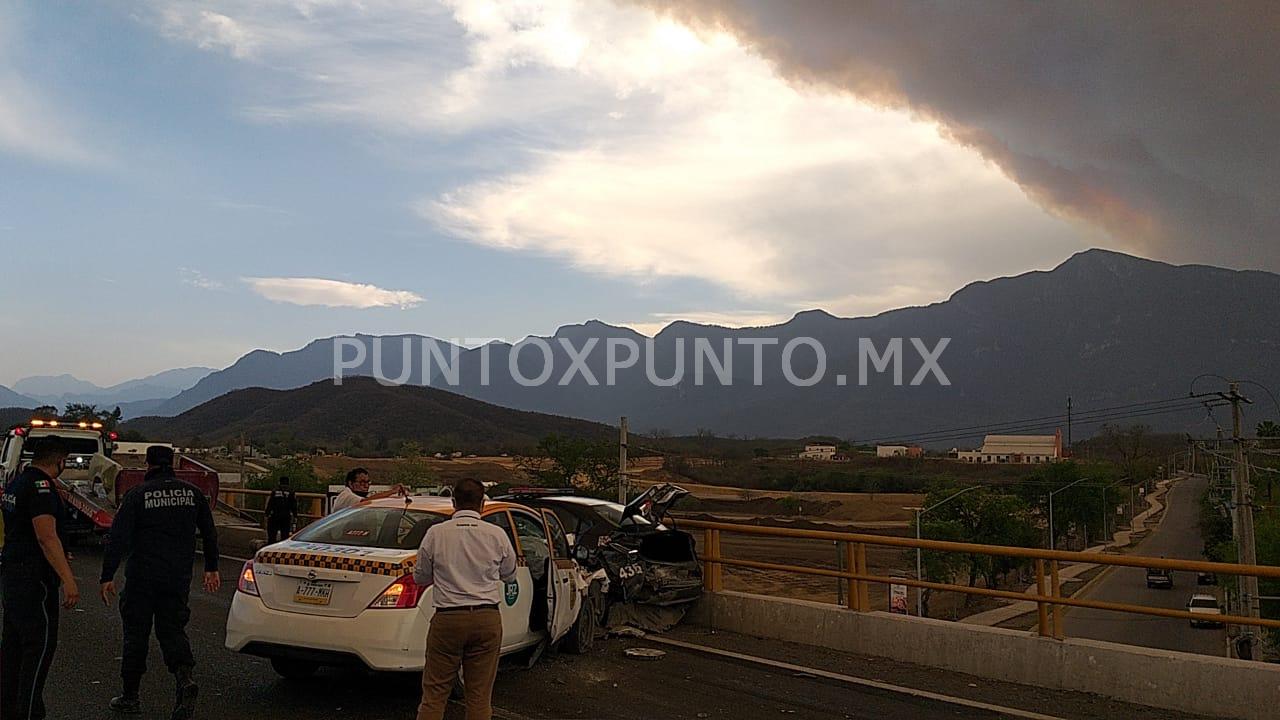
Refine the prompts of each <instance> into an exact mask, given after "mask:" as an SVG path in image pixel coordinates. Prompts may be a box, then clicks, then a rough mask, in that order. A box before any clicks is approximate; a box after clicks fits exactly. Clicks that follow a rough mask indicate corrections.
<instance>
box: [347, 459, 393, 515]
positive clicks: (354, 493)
mask: <svg viewBox="0 0 1280 720" xmlns="http://www.w3.org/2000/svg"><path fill="white" fill-rule="evenodd" d="M406 493H407V491H406V490H405V489H404V486H403V485H396V486H395V487H393V488H391V489H390V490H383V491H382V492H380V493H374V494H372V495H370V494H369V471H368V470H365V469H364V468H362V467H358V468H355V469H354V470H351V471H350V472H348V473H347V486H346V487H344V488H342V492H340V493H338V496H337V497H335V498H334V499H333V505H332V506H330V508H329V512H330V513H336V512H338V511H339V510H346V509H347V508H349V507H355V506H356V505H359V504H360V503H362V502H364V501H365V500H381V499H382V498H389V497H391V496H393V495H404V494H406Z"/></svg>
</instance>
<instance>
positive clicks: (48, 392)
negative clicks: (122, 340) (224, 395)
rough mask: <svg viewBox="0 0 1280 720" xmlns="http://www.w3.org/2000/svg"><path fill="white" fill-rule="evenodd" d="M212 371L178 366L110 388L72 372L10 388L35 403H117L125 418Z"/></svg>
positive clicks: (109, 405) (105, 405) (23, 381)
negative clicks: (82, 378) (71, 373)
mask: <svg viewBox="0 0 1280 720" xmlns="http://www.w3.org/2000/svg"><path fill="white" fill-rule="evenodd" d="M211 372H213V369H212V368H206V367H189V368H177V369H175V370H166V371H164V372H161V373H156V374H155V375H149V376H147V377H144V378H138V379H135V380H126V381H125V382H122V383H117V384H115V385H111V386H109V387H100V386H98V385H95V384H93V383H91V382H89V381H87V380H81V379H80V378H77V377H75V376H74V375H66V374H63V375H37V376H34V377H27V378H23V379H21V380H19V381H18V382H16V383H14V386H13V387H14V390H16V391H17V392H20V393H22V394H23V395H25V396H27V397H30V398H33V399H35V400H37V401H39V403H38V404H45V405H57V406H58V407H65V406H66V405H67V403H84V404H89V405H97V406H99V407H101V408H105V409H111V408H113V407H116V406H119V407H120V409H121V411H122V412H123V413H124V416H125V417H135V416H137V415H141V414H149V413H150V412H151V411H154V410H155V409H156V408H158V407H159V406H160V404H161V403H163V402H164V401H165V400H168V399H169V398H171V397H173V396H174V395H177V394H178V393H180V392H182V391H183V390H186V389H187V388H189V387H191V386H192V385H195V384H196V383H197V382H199V381H200V379H201V378H203V377H205V376H206V375H208V374H209V373H211ZM2 400H3V398H2V397H0V401H2Z"/></svg>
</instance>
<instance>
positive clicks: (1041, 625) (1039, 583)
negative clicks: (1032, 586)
mask: <svg viewBox="0 0 1280 720" xmlns="http://www.w3.org/2000/svg"><path fill="white" fill-rule="evenodd" d="M1036 595H1039V596H1040V597H1044V560H1039V559H1037V560H1036ZM1036 621H1037V623H1036V628H1037V631H1038V632H1039V634H1040V637H1049V606H1048V605H1047V604H1045V603H1044V602H1037V603H1036Z"/></svg>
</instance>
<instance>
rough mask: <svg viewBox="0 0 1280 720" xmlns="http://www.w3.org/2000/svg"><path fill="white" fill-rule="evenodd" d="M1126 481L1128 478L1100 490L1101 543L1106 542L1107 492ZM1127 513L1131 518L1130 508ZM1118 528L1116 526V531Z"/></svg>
mask: <svg viewBox="0 0 1280 720" xmlns="http://www.w3.org/2000/svg"><path fill="white" fill-rule="evenodd" d="M1128 480H1129V478H1120V479H1119V480H1117V481H1115V482H1113V483H1111V484H1110V485H1108V486H1106V487H1104V488H1102V538H1101V539H1102V541H1103V542H1106V537H1107V491H1108V490H1110V489H1111V488H1113V487H1115V486H1117V485H1119V484H1120V483H1122V482H1128ZM1130 494H1132V489H1130ZM1129 513H1130V516H1132V514H1133V510H1132V506H1130V511H1129ZM1118 527H1119V526H1117V529H1118Z"/></svg>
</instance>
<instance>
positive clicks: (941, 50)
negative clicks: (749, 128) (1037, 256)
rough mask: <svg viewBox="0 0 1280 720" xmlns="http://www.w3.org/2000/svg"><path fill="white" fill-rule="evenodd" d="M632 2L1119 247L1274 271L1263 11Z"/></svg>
mask: <svg viewBox="0 0 1280 720" xmlns="http://www.w3.org/2000/svg"><path fill="white" fill-rule="evenodd" d="M637 2H639V3H640V4H642V5H645V6H649V7H655V8H659V9H662V10H665V11H668V12H670V13H671V14H672V15H673V16H674V17H675V18H678V19H680V20H681V21H683V22H687V23H690V24H691V25H694V26H696V27H699V28H701V29H703V30H704V31H705V32H707V33H709V34H716V33H720V32H724V31H726V30H727V31H729V32H732V33H734V34H735V35H736V36H737V37H739V38H741V39H742V41H743V42H744V43H747V44H749V45H750V46H751V47H753V48H755V49H756V50H758V51H759V52H760V53H762V54H763V55H765V56H766V57H769V58H770V59H772V60H773V61H774V62H775V63H776V64H777V66H778V67H779V68H780V71H781V72H783V73H784V74H785V75H787V76H788V77H790V78H791V79H792V81H793V82H795V83H796V84H797V85H803V86H808V87H819V88H827V89H834V90H837V91H840V92H846V93H849V94H851V95H853V96H857V97H860V98H863V99H866V100H868V101H872V102H876V103H878V104H881V105H884V106H886V107H892V108H900V109H903V110H907V111H910V112H912V113H915V114H917V115H918V116H921V117H924V118H928V119H931V120H933V121H936V122H938V123H939V124H940V125H941V126H942V127H943V128H944V129H945V133H946V135H947V136H948V137H949V138H951V139H952V140H954V141H955V142H957V143H960V144H963V145H966V146H969V147H972V148H974V149H976V150H977V151H978V152H980V153H981V154H982V155H983V156H984V157H986V158H987V159H989V160H991V161H992V162H994V163H996V164H997V165H998V166H999V167H1000V168H1001V170H1002V171H1003V172H1005V173H1007V174H1008V175H1009V176H1010V177H1012V178H1013V179H1014V180H1016V181H1017V182H1018V183H1019V185H1021V187H1022V188H1023V189H1024V190H1025V192H1026V193H1027V194H1028V195H1029V196H1030V197H1032V198H1033V199H1034V200H1035V201H1036V202H1038V203H1040V204H1042V205H1043V206H1044V207H1046V208H1048V209H1050V210H1051V211H1053V212H1055V213H1059V214H1062V215H1065V216H1069V217H1075V218H1081V219H1084V220H1086V221H1088V222H1090V223H1092V224H1094V225H1096V226H1098V227H1100V228H1103V229H1105V230H1106V231H1107V232H1108V233H1110V234H1111V236H1113V237H1114V238H1115V239H1116V240H1117V241H1118V242H1119V243H1120V244H1121V245H1122V246H1124V247H1126V248H1129V249H1133V250H1137V251H1139V252H1143V253H1150V254H1156V255H1159V256H1162V257H1165V258H1168V259H1173V260H1191V261H1214V262H1218V263H1223V262H1226V263H1234V264H1238V265H1246V266H1255V267H1256V266H1258V265H1260V264H1261V265H1263V266H1265V267H1269V268H1272V269H1277V268H1280V243H1277V242H1276V239H1277V233H1278V231H1280V203H1278V202H1277V201H1276V200H1277V198H1278V197H1280V165H1277V163H1276V162H1275V158H1276V157H1278V156H1280V133H1276V132H1275V125H1276V122H1277V119H1278V118H1280V83H1277V82H1276V69H1277V68H1280V5H1277V4H1275V3H1274V2H1267V1H1266V0H1241V1H1239V2H1231V3H1216V4H1206V3H1193V2H1175V3H1156V2H1148V3H1110V4H1108V3H1017V4H1007V3H980V4H974V3H937V2H917V1H913V0H899V1H895V2H834V3H833V2H827V1H825V0H791V1H789V2H775V1H774V0H637Z"/></svg>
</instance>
